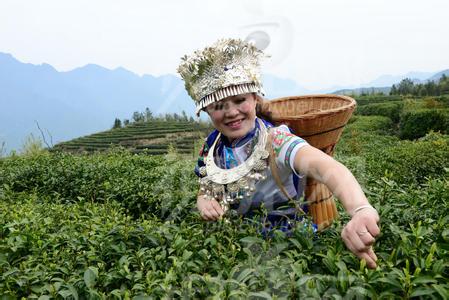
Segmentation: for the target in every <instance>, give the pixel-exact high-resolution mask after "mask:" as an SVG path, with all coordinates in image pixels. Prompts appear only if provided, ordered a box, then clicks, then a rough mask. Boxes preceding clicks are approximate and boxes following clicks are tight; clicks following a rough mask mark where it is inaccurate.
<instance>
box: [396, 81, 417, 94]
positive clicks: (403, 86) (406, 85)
mask: <svg viewBox="0 0 449 300" xmlns="http://www.w3.org/2000/svg"><path fill="white" fill-rule="evenodd" d="M413 92H414V84H413V81H412V80H411V79H410V78H405V79H403V80H401V82H400V83H399V84H398V94H399V95H413Z"/></svg>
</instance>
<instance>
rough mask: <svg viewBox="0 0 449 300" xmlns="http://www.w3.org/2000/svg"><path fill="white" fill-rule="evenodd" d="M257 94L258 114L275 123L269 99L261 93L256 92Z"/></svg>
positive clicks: (259, 116)
mask: <svg viewBox="0 0 449 300" xmlns="http://www.w3.org/2000/svg"><path fill="white" fill-rule="evenodd" d="M255 96H256V101H257V104H256V116H257V117H258V118H261V119H264V120H265V121H268V122H270V123H272V124H274V122H273V113H272V112H271V111H270V105H269V104H268V101H267V100H265V99H264V98H263V97H262V96H261V95H259V94H255Z"/></svg>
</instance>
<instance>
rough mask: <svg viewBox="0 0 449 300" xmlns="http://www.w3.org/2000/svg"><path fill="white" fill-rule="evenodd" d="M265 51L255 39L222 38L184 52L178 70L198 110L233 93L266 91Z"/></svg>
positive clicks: (233, 94) (198, 111) (261, 92)
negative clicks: (262, 65) (262, 66)
mask: <svg viewBox="0 0 449 300" xmlns="http://www.w3.org/2000/svg"><path fill="white" fill-rule="evenodd" d="M264 56H265V55H264V53H263V52H262V51H261V50H259V49H257V48H256V47H255V46H254V45H253V44H252V43H248V42H244V41H242V40H240V39H221V40H218V41H217V42H216V43H215V44H213V45H212V46H210V47H207V48H205V49H203V50H197V51H195V52H194V54H193V55H191V56H184V57H183V58H182V63H181V64H180V66H179V67H178V73H179V74H180V75H181V77H182V78H183V79H184V82H185V87H186V90H187V92H188V94H189V95H190V97H192V99H193V100H194V101H195V104H196V113H197V115H199V113H200V111H201V110H202V109H203V108H204V107H206V106H208V105H209V104H211V103H213V102H216V101H220V100H221V99H224V98H226V97H229V96H235V95H239V94H245V93H253V92H256V93H260V94H262V95H263V94H264V93H263V89H262V82H261V79H260V61H261V58H263V57H264Z"/></svg>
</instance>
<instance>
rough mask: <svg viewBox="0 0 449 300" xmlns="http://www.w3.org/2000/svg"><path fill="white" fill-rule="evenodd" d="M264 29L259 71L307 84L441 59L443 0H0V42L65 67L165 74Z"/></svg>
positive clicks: (435, 64) (445, 28) (428, 67)
mask: <svg viewBox="0 0 449 300" xmlns="http://www.w3.org/2000/svg"><path fill="white" fill-rule="evenodd" d="M256 30H262V31H265V32H266V33H268V35H269V36H270V38H271V44H270V45H269V47H268V48H267V49H266V52H268V53H269V54H271V55H272V58H271V60H269V61H267V63H266V64H265V72H266V73H272V74H275V75H277V76H280V77H284V78H291V79H294V80H295V81H297V82H298V84H300V85H302V86H304V87H306V88H310V89H317V88H326V87H331V86H336V85H358V84H362V83H365V82H369V81H371V80H373V79H375V78H376V77H378V76H380V75H383V74H392V75H399V74H404V73H407V72H409V71H426V72H433V71H439V70H442V69H446V68H449V39H448V36H449V1H447V0H420V1H415V0H408V1H406V0H389V1H386V0H366V1H364V0H343V1H339V0H313V1H312V0H310V1H292V0H289V1H287V0H285V1H283V0H276V1H274V0H272V1H268V0H267V1H263V0H254V1H253V0H246V1H242V0H233V1H224V0H223V1H213V0H209V1H202V0H190V1H186V0H184V1H181V0H179V1H178V0H176V1H175V0H164V1H162V0H161V1H150V0H146V1H133V0H128V1H114V0H99V1H95V0H70V1H69V0H67V1H64V0H39V1H33V0H29V1H23V0H1V1H0V52H6V53H11V54H12V55H13V56H14V57H16V58H17V59H19V60H20V61H22V62H30V63H33V64H40V63H44V62H45V63H49V64H51V65H52V66H54V67H55V68H56V69H57V70H59V71H67V70H71V69H74V68H76V67H80V66H83V65H85V64H88V63H95V64H98V65H101V66H104V67H107V68H111V69H113V68H116V67H119V66H122V67H124V68H126V69H129V70H130V71H133V72H135V73H138V74H152V75H156V76H157V75H162V74H166V73H172V74H174V73H175V72H176V67H177V65H178V63H179V62H180V57H181V56H183V55H184V54H189V53H191V52H192V51H194V50H195V49H198V48H203V47H204V46H206V45H208V44H210V43H211V42H214V41H215V40H216V39H218V38H222V37H243V38H244V37H246V35H247V34H248V33H250V32H252V31H256Z"/></svg>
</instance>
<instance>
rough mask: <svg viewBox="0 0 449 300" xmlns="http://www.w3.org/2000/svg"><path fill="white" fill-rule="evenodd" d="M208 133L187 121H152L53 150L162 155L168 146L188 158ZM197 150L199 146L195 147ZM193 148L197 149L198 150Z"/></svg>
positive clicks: (59, 146)
mask: <svg viewBox="0 0 449 300" xmlns="http://www.w3.org/2000/svg"><path fill="white" fill-rule="evenodd" d="M210 130H211V127H210V126H209V125H208V124H203V123H198V122H188V121H163V120H157V119H155V120H152V121H148V122H135V123H131V124H129V125H127V126H124V127H122V128H114V129H111V130H107V131H103V132H99V133H95V134H91V135H88V136H84V137H80V138H77V139H74V140H71V141H68V142H63V143H59V144H57V145H55V147H53V150H63V151H67V152H72V153H83V152H84V153H92V152H101V151H105V150H107V149H110V148H111V147H123V148H126V149H129V150H130V151H131V152H132V153H142V152H145V153H146V154H152V155H158V154H166V153H167V151H168V149H169V148H170V145H172V146H173V147H175V148H176V149H177V151H178V152H179V153H183V154H192V153H193V151H194V149H195V142H198V141H199V140H200V138H201V137H204V136H206V135H207V133H208V132H209V131H210ZM198 147H199V146H198ZM198 147H197V148H198Z"/></svg>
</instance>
